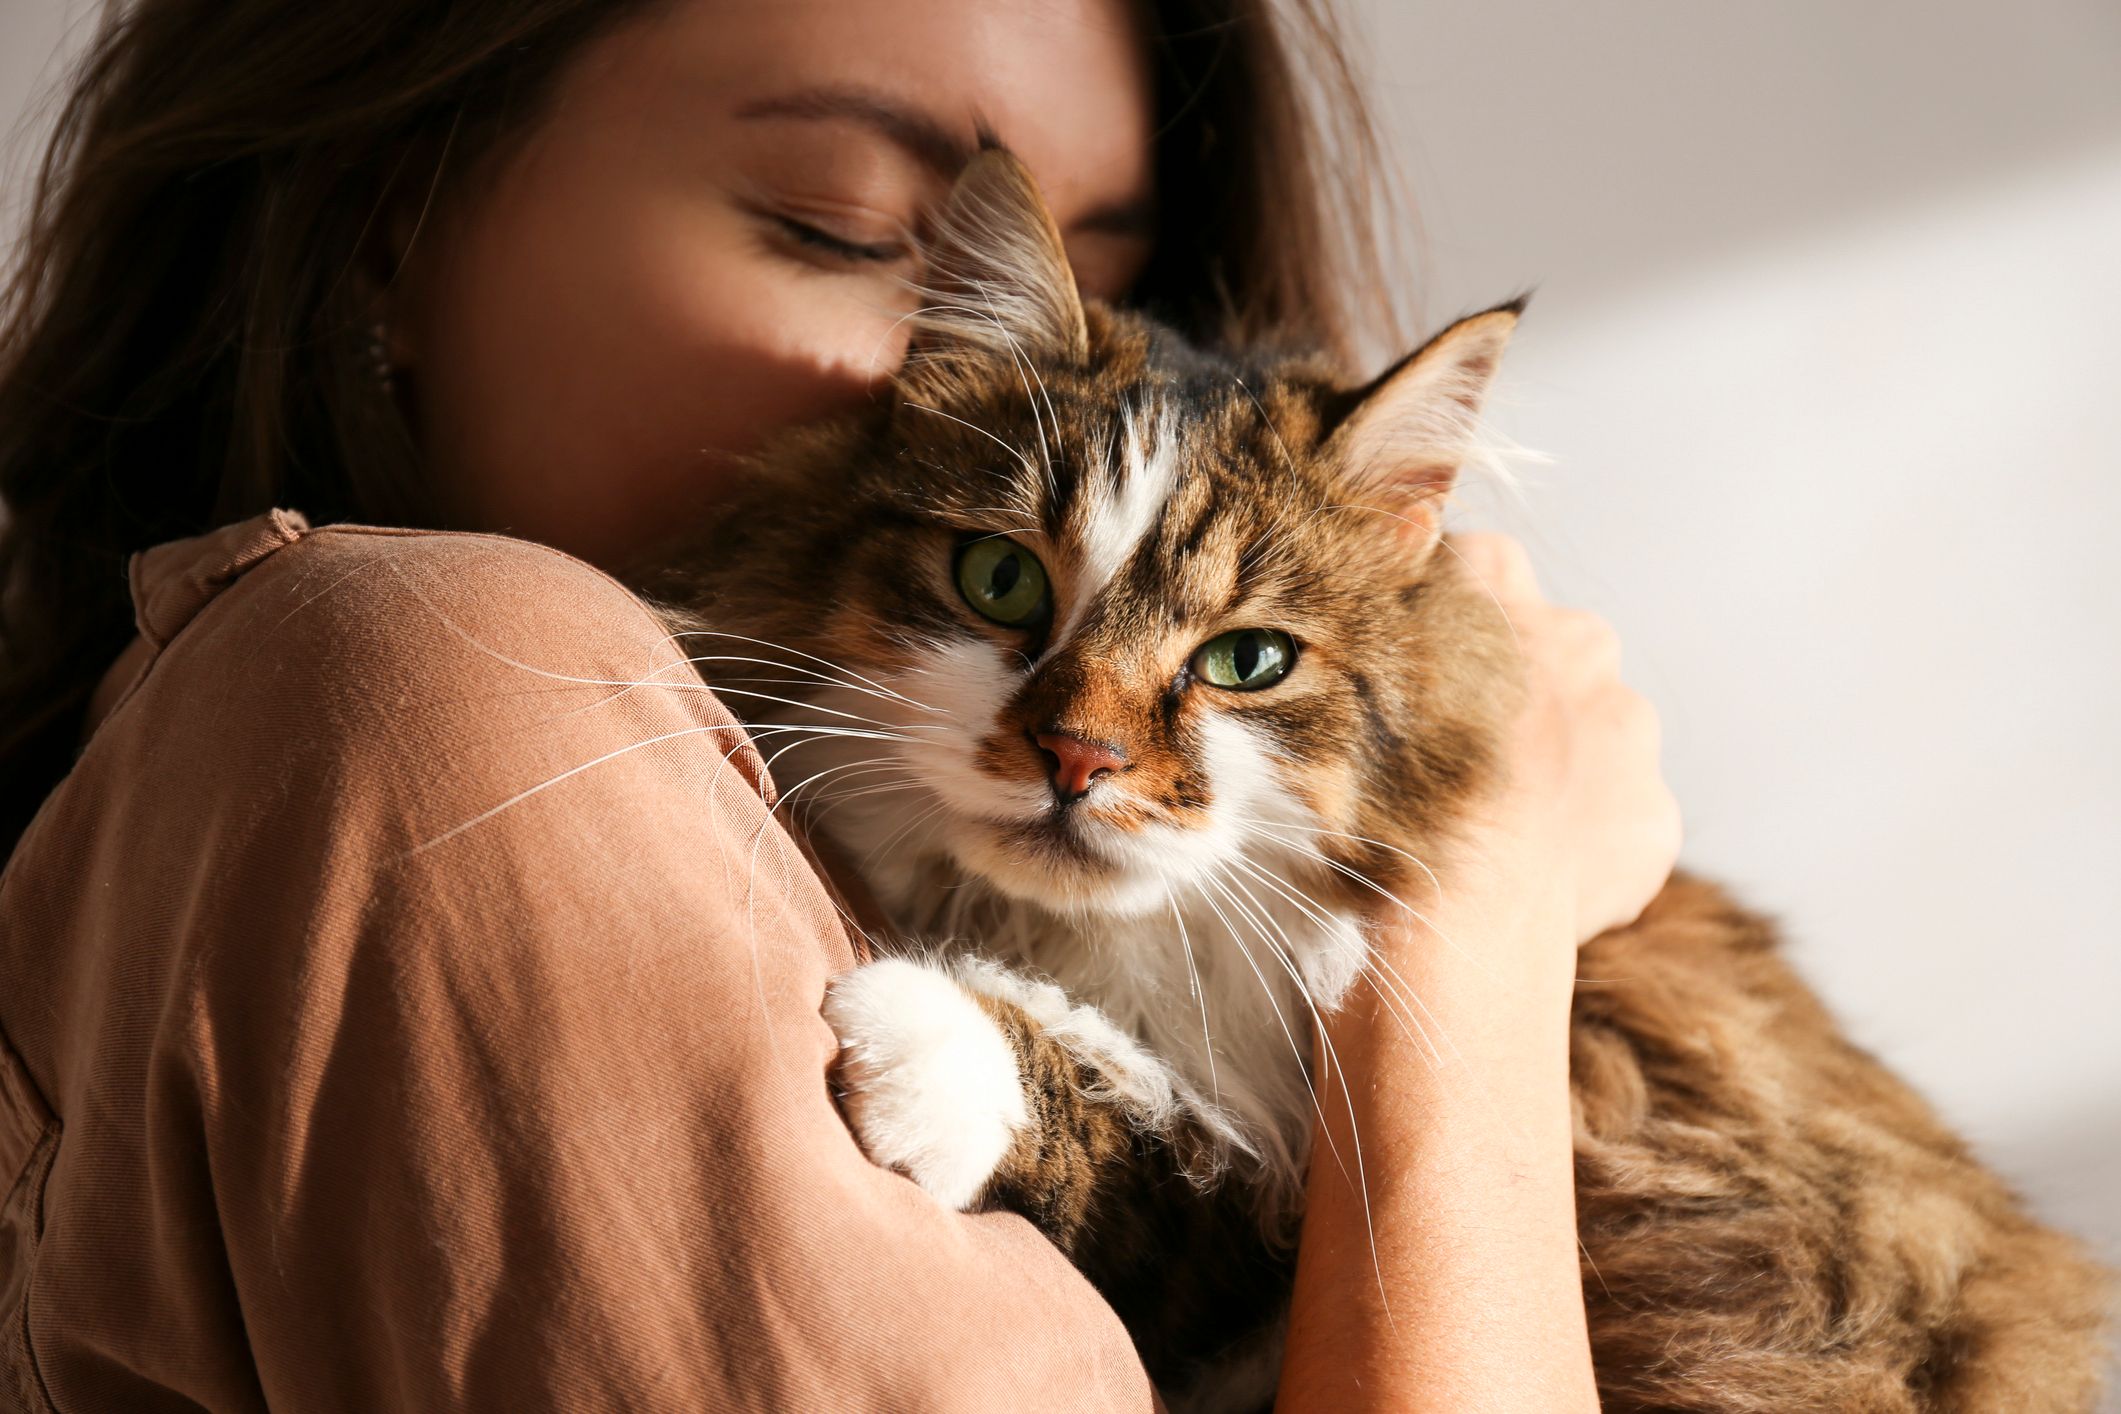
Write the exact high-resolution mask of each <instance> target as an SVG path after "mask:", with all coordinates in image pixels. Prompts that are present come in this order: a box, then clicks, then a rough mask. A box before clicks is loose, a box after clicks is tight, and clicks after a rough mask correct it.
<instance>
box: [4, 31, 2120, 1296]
mask: <svg viewBox="0 0 2121 1414" xmlns="http://www.w3.org/2000/svg"><path fill="white" fill-rule="evenodd" d="M85 12H86V6H85V5H84V4H83V3H82V0H0V123H5V124H8V125H10V126H13V125H15V124H16V122H17V121H18V120H16V119H15V118H14V117H13V115H16V114H18V113H20V112H21V111H22V105H23V103H24V102H25V99H26V96H27V93H28V86H29V83H30V81H31V79H32V78H33V77H34V76H35V75H36V74H37V73H38V72H39V71H40V70H41V69H43V67H44V63H45V58H46V56H47V55H49V54H50V53H51V51H52V49H53V46H54V45H55V44H57V43H58V42H59V40H60V37H61V34H62V30H63V21H64V20H65V18H66V17H67V16H69V15H72V16H80V15H82V14H84V13H85ZM1357 13H1358V16H1359V19H1360V21H1361V23H1362V26H1363V28H1364V29H1365V31H1366V33H1367V34H1368V36H1369V37H1370V41H1371V43H1370V44H1369V46H1368V47H1369V49H1370V51H1371V56H1370V57H1371V62H1372V65H1373V67H1374V69H1375V70H1376V77H1377V79H1378V82H1379V88H1380V92H1381V95H1382V96H1383V98H1384V100H1385V102H1386V106H1387V110H1388V113H1389V117H1390V120H1391V124H1392V128H1393V131H1394V134H1395V136H1396V138H1397V141H1398V144H1399V147H1400V150H1401V151H1402V153H1403V154H1404V155H1405V158H1406V161H1407V166H1408V170H1409V173H1410V177H1411V181H1412V187H1413V191H1414V194H1415V197H1416V201H1417V204H1418V207H1419V210H1420V213H1421V225H1422V234H1421V240H1422V242H1423V245H1422V257H1423V258H1422V266H1423V271H1424V278H1423V286H1424V288H1423V294H1424V297H1425V303H1426V305H1427V307H1428V308H1429V310H1430V311H1431V313H1432V314H1433V315H1435V316H1437V317H1442V316H1445V315H1448V314H1451V313H1454V312H1458V311H1462V310H1465V309H1470V308H1475V307H1479V306H1481V305H1484V304H1487V303H1491V302H1493V301H1494V300H1496V299H1498V298H1501V297H1503V296H1505V295H1508V294H1510V293H1513V292H1515V291H1517V290H1518V289H1520V288H1523V287H1525V286H1527V285H1535V284H1536V285H1537V287H1538V294H1537V297H1536V298H1535V300H1534V302H1533V306H1532V310H1531V314H1530V316H1529V318H1528V319H1527V321H1526V323H1525V324H1524V326H1523V330H1522V332H1521V334H1520V336H1519V343H1518V347H1517V349H1516V351H1515V353H1514V354H1513V357H1512V369H1511V383H1510V388H1509V393H1510V400H1509V402H1508V404H1507V405H1506V406H1505V407H1504V408H1503V409H1502V410H1501V412H1500V414H1499V421H1500V422H1501V424H1502V425H1503V427H1504V428H1505V429H1507V430H1508V431H1510V432H1512V433H1513V434H1514V435H1515V436H1516V437H1517V438H1518V439H1519V440H1520V441H1522V442H1524V443H1526V444H1527V445H1530V446H1532V447H1536V448H1539V449H1541V450H1543V451H1545V452H1547V453H1548V454H1550V455H1551V456H1552V457H1553V458H1554V460H1553V463H1552V464H1551V465H1549V466H1546V467H1541V468H1536V469H1534V470H1533V471H1532V472H1531V473H1530V479H1531V483H1532V484H1531V485H1530V486H1529V488H1528V489H1527V492H1526V494H1525V497H1524V500H1523V503H1522V504H1521V505H1516V506H1510V505H1494V506H1493V507H1492V508H1491V510H1490V512H1489V518H1490V519H1492V520H1499V521H1500V522H1501V523H1503V524H1505V525H1507V526H1509V527H1511V528H1513V529H1515V530H1517V531H1518V532H1519V533H1520V534H1522V535H1524V536H1525V537H1526V538H1527V539H1528V540H1529V541H1531V542H1532V544H1533V545H1534V547H1535V550H1536V552H1537V554H1538V556H1539V559H1540V563H1541V566H1542V569H1543V571H1544V573H1545V575H1546V577H1547V579H1548V582H1549V587H1550V588H1551V589H1552V590H1553V591H1554V592H1556V593H1557V594H1560V595H1562V596H1565V597H1567V598H1570V599H1573V600H1576V601H1578V602H1581V603H1583V604H1586V605H1589V606H1591V607H1593V608H1596V609H1598V610H1599V611H1601V612H1603V613H1605V614H1606V615H1608V616H1609V617H1611V618H1612V619H1613V620H1614V621H1615V622H1616V623H1617V624H1618V625H1619V626H1620V628H1621V630H1622V633H1623V636H1624V638H1625V640H1626V642H1627V645H1628V650H1629V655H1630V660H1631V663H1632V665H1633V669H1632V670H1633V673H1634V675H1635V677H1636V679H1637V681H1638V682H1639V683H1640V684H1641V685H1642V686H1643V687H1644V688H1646V689H1647V690H1648V691H1649V692H1650V693H1651V694H1652V695H1653V696H1654V697H1655V699H1656V701H1657V703H1658V705H1659V707H1660V708H1661V710H1662V712H1663V714H1664V718H1665V722H1666V726H1667V740H1668V743H1669V745H1668V751H1667V763H1668V766H1669V769H1670V773H1671V776H1672V778H1673V780H1674V782H1675V784H1676V786H1677V788H1678V790H1679V793H1680V796H1681V798H1682V800H1683V801H1684V802H1685V804H1686V807H1687V812H1688V822H1689V832H1690V843H1689V846H1688V851H1687V853H1688V857H1689V859H1690V861H1691V862H1692V863H1693V864H1695V865H1696V866H1697V867H1700V868H1703V869H1706V870H1709V871H1712V872H1714V873H1716V874H1719V875H1722V876H1724V877H1725V878H1728V879H1730V880H1732V881H1734V882H1736V883H1737V884H1739V885H1740V886H1741V888H1742V889H1743V891H1744V893H1745V894H1746V895H1747V896H1748V897H1749V898H1750V899H1752V900H1754V901H1755V902H1757V903H1759V904H1762V905H1764V906H1767V907H1769V908H1771V909H1774V910H1776V911H1778V912H1780V913H1781V914H1782V915H1783V916H1784V917H1785V918H1786V919H1787V920H1788V923H1789V926H1790V929H1791V931H1792V933H1793V934H1794V936H1795V937H1796V938H1797V940H1798V942H1797V946H1798V950H1799V954H1800V957H1801V959H1802V961H1803V963H1804V965H1805V966H1806V968H1807V970H1808V971H1809V972H1810V973H1811V975H1812V976H1813V977H1815V978H1816V979H1817V981H1818V982H1819V984H1820V986H1821V987H1822V988H1823V989H1824V990H1825V991H1826V993H1827V994H1828V996H1829V997H1830V998H1831V999H1832V1000H1833V1002H1834V1003H1835V1004H1836V1006H1837V1007H1838V1009H1839V1010H1840V1012H1841V1013H1842V1015H1843V1016H1845V1017H1846V1018H1847V1019H1848V1021H1849V1024H1850V1026H1851V1027H1852V1028H1853V1029H1854V1031H1855V1032H1856V1033H1857V1035H1858V1036H1859V1037H1861V1038H1862V1039H1863V1040H1864V1041H1866V1042H1867V1043H1868V1044H1870V1045H1871V1046H1872V1047H1873V1048H1875V1049H1876V1050H1878V1051H1879V1052H1880V1053H1882V1054H1883V1055H1884V1056H1885V1057H1887V1058H1888V1059H1889V1060H1890V1061H1891V1062H1893V1063H1894V1064H1895V1065H1897V1066H1899V1067H1900V1068H1901V1069H1902V1070H1904V1071H1905V1072H1906V1073H1907V1074H1909V1075H1910V1076H1912V1077H1913V1078H1914V1079H1915V1080H1916V1081H1917V1082H1918V1083H1920V1084H1921V1085H1922V1086H1923V1087H1924V1088H1925V1089H1926V1090H1927V1091H1928V1092H1929V1093H1930V1094H1932V1095H1933V1096H1934V1097H1935V1098H1936V1099H1937V1100H1938V1101H1939V1103H1940V1104H1942V1105H1943V1107H1944V1108H1945V1110H1946V1111H1947V1113H1948V1114H1949V1115H1950V1116H1951V1117H1952V1118H1953V1119H1954V1120H1955V1121H1956V1122H1957V1123H1959V1124H1960V1125H1962V1126H1963V1127H1965V1128H1966V1129H1967V1130H1968V1131H1969V1132H1970V1133H1972V1134H1973V1135H1974V1137H1975V1138H1976V1139H1977V1140H1978V1141H1979V1142H1980V1144H1981V1145H1982V1146H1983V1148H1984V1149H1985V1150H1986V1151H1987V1152H1988V1154H1989V1155H1990V1156H1991V1157H1992V1158H1993V1159H1994V1160H1995V1161H1996V1162H1997V1163H1999V1164H2000V1165H2002V1166H2003V1167H2004V1168H2005V1169H2007V1170H2008V1171H2010V1172H2011V1173H2013V1174H2014V1175H2015V1176H2017V1177H2018V1178H2019V1179H2020V1180H2021V1181H2022V1182H2023V1183H2024V1184H2025V1185H2026V1187H2027V1188H2028V1189H2029V1190H2030V1191H2031V1192H2032V1193H2033V1194H2034V1195H2035V1196H2036V1198H2037V1199H2038V1200H2039V1201H2040V1202H2041V1203H2042V1204H2043V1205H2045V1206H2046V1207H2047V1208H2048V1210H2049V1211H2050V1212H2052V1213H2054V1214H2056V1215H2057V1216H2058V1217H2060V1218H2062V1219H2064V1220H2066V1221H2068V1222H2070V1223H2072V1224H2074V1225H2076V1226H2077V1227H2078V1228H2080V1229H2081V1230H2084V1231H2086V1232H2089V1233H2092V1234H2094V1235H2095V1236H2097V1237H2098V1238H2099V1239H2100V1240H2101V1241H2103V1242H2105V1243H2107V1244H2108V1246H2109V1250H2110V1251H2113V1252H2115V1254H2116V1255H2117V1256H2121V1024H2117V1023H2116V1021H2115V1019H2114V1017H2113V1015H2112V1013H2113V1011H2114V1007H2115V1002H2116V999H2117V998H2121V923H2117V922H2116V919H2115V916H2114V913H2113V907H2112V906H2113V902H2114V900H2115V898H2116V895H2117V893H2121V808H2117V805H2116V801H2117V800H2121V728H2117V718H2121V668H2117V655H2121V553H2117V552H2116V546H2117V542H2121V6H2116V5H2114V4H2113V3H2112V0H2016V3H2014V4H2012V5H2009V6H2001V5H1993V4H1987V3H1974V0H1862V2H1861V3H1850V0H1775V3H1773V4H1761V5H1738V4H1703V3H1701V0H1477V3H1475V2H1474V0H1468V2H1467V3H1458V4H1452V3H1444V2H1443V0H1360V4H1359V9H1358V12H1357ZM15 155H16V156H17V157H18V158H20V157H23V156H26V155H27V154H26V153H25V152H24V151H23V150H22V148H21V146H20V145H18V146H17V147H16V149H15ZM10 170H12V171H15V172H19V171H20V167H19V165H17V166H15V167H14V168H12V169H10ZM19 192H20V187H19V183H15V184H12V185H11V186H10V188H9V190H8V191H7V192H6V193H5V194H4V195H5V197H6V201H5V202H4V203H0V205H4V206H5V207H6V208H7V209H12V204H13V202H14V200H15V199H16V198H17V197H18V196H19ZM1409 238H1410V239H1413V238H1414V234H1413V233H1409ZM1490 500H1491V502H1492V500H1493V498H1490Z"/></svg>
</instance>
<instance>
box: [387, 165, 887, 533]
mask: <svg viewBox="0 0 2121 1414" xmlns="http://www.w3.org/2000/svg"><path fill="white" fill-rule="evenodd" d="M490 216H491V219H490V220H489V221H487V223H486V225H487V228H488V229H487V230H486V231H484V232H475V233H472V235H471V238H470V239H468V240H466V241H465V242H464V247H463V254H462V258H460V259H458V260H456V261H453V262H451V264H452V266H453V267H454V268H453V269H451V270H450V271H448V272H447V273H448V276H449V278H448V279H447V282H446V284H445V285H444V286H443V287H442V288H441V289H440V291H439V297H438V298H437V299H435V300H434V301H433V302H432V308H433V317H432V319H431V320H430V321H429V322H428V325H427V327H426V328H425V329H424V330H423V331H422V335H423V337H422V344H423V347H422V348H421V350H420V356H419V363H418V365H417V367H416V369H415V370H414V374H413V377H414V380H415V385H416V387H417V389H418V397H419V402H420V410H421V423H422V436H423V441H424V442H425V443H426V450H427V452H428V455H429V460H430V464H431V465H432V466H433V467H434V469H435V471H436V474H437V475H439V476H440V477H442V478H443V479H444V483H445V486H446V487H447V488H448V490H449V491H450V492H452V493H454V497H455V499H456V501H457V502H458V504H459V505H460V506H461V508H462V515H463V517H464V518H465V519H467V520H469V521H470V522H471V523H472V524H474V525H478V526H481V527H485V528H493V529H505V530H508V531H511V532H513V533H515V534H519V535H525V536H528V537H529V538H532V539H536V540H542V541H545V542H546V543H548V544H553V545H557V546H558V547H559V548H561V549H564V550H568V551H570V552H572V553H575V554H578V555H581V556H583V557H584V558H586V559H589V560H591V561H593V562H597V563H601V564H604V565H606V566H607V567H609V566H613V565H615V564H618V563H620V562H623V561H624V560H625V559H626V558H628V557H629V556H630V555H632V554H635V553H638V552H639V551H641V550H643V549H645V548H647V547H648V546H650V545H652V544H653V543H654V542H655V541H656V540H657V539H658V538H660V537H661V536H663V535H666V534H669V533H670V532H671V531H672V530H673V528H674V525H675V524H676V523H682V518H684V517H686V516H690V515H696V514H698V513H699V512H700V510H701V508H702V507H703V506H705V505H707V504H709V503H711V501H712V499H713V496H714V494H715V491H716V487H717V483H718V482H721V481H722V480H723V479H724V478H726V477H727V476H728V475H729V474H730V472H729V469H730V466H731V461H732V458H734V457H736V456H739V455H741V454H743V453H746V452H748V451H750V450H752V449H754V448H755V447H756V446H757V444H758V443H759V441H760V439H761V438H763V437H764V436H765V435H766V434H768V433H770V432H773V431H775V430H776V429H778V428H780V427H783V426H785V425H787V424H790V423H793V422H798V421H803V420H808V419H812V418H816V417H819V416H822V415H825V414H827V413H831V412H834V411H837V410H840V409H843V408H845V407H848V406H850V405H852V404H854V403H857V402H858V401H859V400H861V399H862V398H863V397H865V396H866V395H867V393H868V392H869V390H870V389H871V388H872V387H873V385H874V383H875V381H876V380H877V378H878V377H880V376H881V375H882V374H883V373H885V372H888V370H889V369H890V368H891V367H893V366H894V365H895V364H896V362H897V360H898V358H899V356H900V355H901V353H902V352H903V335H902V334H900V333H899V332H898V331H897V328H896V326H895V324H894V319H895V314H896V311H895V310H894V309H893V308H892V304H891V301H892V300H893V299H894V298H895V293H894V291H892V290H891V288H890V287H889V285H888V283H887V282H885V281H883V280H881V279H876V278H856V277H844V276H838V275H828V274H824V273H821V272H813V271H811V270H809V269H807V268H805V267H802V266H800V265H798V264H795V263H793V262H790V261H789V260H787V259H786V258H784V257H782V256H780V255H778V254H775V253H774V252H772V251H770V250H768V249H765V248H763V247H762V246H761V245H760V243H759V241H758V238H757V236H756V234H755V233H754V232H752V231H750V230H748V229H746V228H745V223H746V222H747V221H748V219H749V218H748V217H745V216H743V215H742V214H741V213H738V212H735V211H733V210H729V209H727V208H717V207H715V206H713V205H712V204H710V202H709V201H708V200H707V199H706V198H700V199H698V200H690V201H683V202H678V201H669V202H664V203H660V204H651V207H650V209H648V210H640V211H636V212H634V214H633V215H632V216H631V217H630V218H627V217H626V216H625V214H624V213H623V212H613V211H607V212H604V213H601V214H600V215H598V216H597V217H595V218H593V219H592V218H586V217H580V216H576V215H571V214H569V213H566V212H558V213H546V212H541V211H538V210H535V209H531V210H515V209H511V208H510V206H509V205H508V204H506V203H501V204H500V205H499V209H498V210H494V211H492V212H491V213H490ZM511 216H520V218H521V219H519V220H516V221H514V222H511V221H510V220H509V218H510V217H511Z"/></svg>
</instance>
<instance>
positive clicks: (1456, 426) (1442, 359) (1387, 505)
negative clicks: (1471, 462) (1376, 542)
mask: <svg viewBox="0 0 2121 1414" xmlns="http://www.w3.org/2000/svg"><path fill="white" fill-rule="evenodd" d="M1524 306H1525V301H1524V300H1523V299H1521V298H1520V299H1515V300H1512V301H1510V302H1509V303H1508V304H1504V305H1498V306H1496V307H1495V308H1494V309H1490V310H1486V311H1484V312H1482V313H1480V314H1475V315H1471V316H1468V317H1467V318H1465V319H1461V320H1459V321H1458V322H1457V323H1456V324H1453V325H1452V326H1451V327H1450V328H1448V329H1446V330H1444V331H1443V332H1442V333H1441V334H1438V335H1437V336H1436V337H1435V338H1433V339H1431V340H1429V342H1427V343H1426V344H1423V345H1422V346H1421V347H1420V348H1418V349H1416V350H1415V351H1414V352H1413V353H1411V354H1408V355H1407V356H1406V357H1405V358H1403V359H1401V360H1400V361H1399V362H1398V363H1395V364H1393V365H1392V366H1391V367H1390V368H1388V369H1386V370H1385V371H1384V372H1383V373H1381V374H1379V375H1378V376H1377V377H1376V378H1374V379H1372V380H1371V381H1370V382H1369V383H1367V384H1365V385H1364V386H1362V387H1360V388H1356V389H1354V390H1352V391H1350V392H1347V393H1342V394H1340V395H1339V396H1338V398H1337V399H1335V400H1333V401H1332V402H1331V403H1329V404H1328V406H1327V408H1326V409H1325V415H1326V421H1327V425H1328V426H1330V427H1332V432H1331V434H1330V435H1329V436H1328V437H1327V439H1326V444H1325V448H1324V455H1325V456H1326V457H1327V458H1328V459H1329V460H1331V461H1332V462H1333V463H1334V464H1336V465H1337V466H1339V467H1340V468H1341V471H1342V474H1343V475H1344V476H1346V477H1347V478H1348V479H1349V480H1350V481H1351V482H1352V483H1353V484H1354V486H1355V488H1356V489H1357V490H1358V491H1359V492H1360V493H1361V494H1362V496H1363V498H1364V501H1363V504H1365V505H1370V506H1374V507H1376V508H1377V509H1378V510H1381V511H1384V512H1386V513H1388V514H1390V515H1394V516H1397V517H1398V518H1399V519H1400V520H1401V522H1402V523H1403V524H1404V525H1405V526H1406V527H1407V534H1408V536H1409V537H1410V538H1412V539H1415V540H1418V541H1419V542H1421V544H1422V546H1423V547H1424V548H1426V546H1427V545H1428V543H1429V542H1431V541H1433V540H1434V539H1435V538H1436V532H1437V527H1438V525H1439V524H1440V522H1441V521H1442V518H1443V506H1444V502H1445V501H1446V500H1447V499H1448V498H1449V497H1450V494H1451V487H1452V486H1453V484H1454V483H1456V481H1457V479H1458V469H1459V467H1460V466H1462V465H1463V464H1464V463H1465V461H1466V459H1467V457H1468V456H1469V455H1470V454H1471V453H1472V452H1473V451H1474V449H1475V440H1474V439H1475V437H1476V436H1477V434H1478V432H1479V428H1480V405H1481V403H1482V401H1483V400H1484V399H1485V398H1486V397H1487V393H1488V387H1489V385H1490V384H1491V383H1493V382H1494V381H1495V371H1496V369H1498V368H1499V367H1500V366H1501V365H1502V351H1503V349H1504V348H1505V347H1507V346H1508V344H1509V342H1510V333H1511V331H1512V330H1514V329H1515V328H1516V327H1517V318H1518V316H1519V315H1520V314H1522V313H1523V312H1524Z"/></svg>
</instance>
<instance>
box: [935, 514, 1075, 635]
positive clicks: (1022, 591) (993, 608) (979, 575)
mask: <svg viewBox="0 0 2121 1414" xmlns="http://www.w3.org/2000/svg"><path fill="white" fill-rule="evenodd" d="M957 588H958V592H959V593H960V594H963V595H964V596H965V602H966V603H967V604H970V605H971V606H972V607H973V608H975V609H977V610H979V611H980V613H981V614H983V615H985V616H986V617H987V618H990V619H992V620H994V621H995V622H996V623H998V624H1007V625H1008V626H1009V627H1010V628H1028V627H1029V626H1031V625H1032V624H1035V623H1037V622H1038V621H1039V620H1041V619H1043V618H1045V617H1046V616H1047V614H1048V613H1049V612H1050V611H1051V609H1052V603H1051V601H1050V600H1049V599H1048V598H1047V595H1046V567H1045V566H1044V565H1042V564H1040V563H1039V562H1038V561H1037V560H1036V559H1034V558H1033V557H1032V554H1031V552H1030V551H1029V550H1026V549H1025V548H1024V547H1023V546H1021V545H1019V544H1017V543H1016V542H1015V541H1013V540H1004V539H1003V538H1002V537H1001V536H999V535H985V536H981V537H980V538H979V539H977V540H970V541H967V542H966V543H965V544H964V545H963V546H962V547H960V548H959V550H958V552H957Z"/></svg>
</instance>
